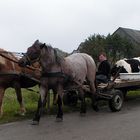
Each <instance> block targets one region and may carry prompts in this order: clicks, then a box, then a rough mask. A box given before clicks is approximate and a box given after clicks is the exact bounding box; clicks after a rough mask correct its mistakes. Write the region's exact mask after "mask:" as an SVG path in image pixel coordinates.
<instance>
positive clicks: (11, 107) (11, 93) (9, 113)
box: [0, 87, 39, 123]
mask: <svg viewBox="0 0 140 140" xmlns="http://www.w3.org/2000/svg"><path fill="white" fill-rule="evenodd" d="M33 89H34V90H36V91H38V88H37V87H34V88H33ZM22 95H23V99H24V103H25V108H26V111H27V112H26V115H25V116H21V115H20V114H19V109H20V108H19V103H18V101H17V99H16V93H15V90H14V89H12V88H9V89H7V90H6V92H5V95H4V100H3V116H2V117H1V118H0V123H6V122H12V121H16V120H22V119H26V118H31V116H32V115H33V113H34V112H35V110H36V108H37V101H38V96H39V95H38V94H37V93H35V92H31V91H28V90H26V89H22Z"/></svg>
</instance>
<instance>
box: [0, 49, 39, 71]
mask: <svg viewBox="0 0 140 140" xmlns="http://www.w3.org/2000/svg"><path fill="white" fill-rule="evenodd" d="M5 53H6V52H5ZM7 53H9V52H7ZM0 56H2V57H4V58H6V59H8V60H10V61H12V62H14V63H16V64H18V61H16V60H14V59H11V58H9V57H7V56H5V55H3V54H2V53H1V52H0ZM26 67H27V68H28V69H30V70H39V69H36V68H34V67H31V66H26ZM39 71H40V70H39Z"/></svg>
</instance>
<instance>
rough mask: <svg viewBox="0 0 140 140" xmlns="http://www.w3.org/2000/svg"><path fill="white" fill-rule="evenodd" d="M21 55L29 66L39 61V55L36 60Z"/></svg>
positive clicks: (25, 54) (24, 54)
mask: <svg viewBox="0 0 140 140" xmlns="http://www.w3.org/2000/svg"><path fill="white" fill-rule="evenodd" d="M22 54H23V56H24V57H25V59H26V61H27V63H28V64H29V65H31V64H33V63H34V62H37V61H38V62H39V61H40V57H41V55H39V56H38V57H37V58H36V59H34V60H31V58H30V57H29V56H28V55H27V53H22Z"/></svg>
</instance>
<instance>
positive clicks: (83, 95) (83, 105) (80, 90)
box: [79, 89, 86, 114]
mask: <svg viewBox="0 0 140 140" xmlns="http://www.w3.org/2000/svg"><path fill="white" fill-rule="evenodd" d="M79 96H80V100H81V107H80V113H81V114H85V113H86V101H85V93H84V91H83V89H79Z"/></svg>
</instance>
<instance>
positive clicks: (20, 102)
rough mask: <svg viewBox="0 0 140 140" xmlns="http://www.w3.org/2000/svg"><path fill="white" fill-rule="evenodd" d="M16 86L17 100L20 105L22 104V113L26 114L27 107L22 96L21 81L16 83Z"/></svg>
mask: <svg viewBox="0 0 140 140" xmlns="http://www.w3.org/2000/svg"><path fill="white" fill-rule="evenodd" d="M14 88H15V91H16V96H17V100H18V102H19V105H20V114H21V115H23V116H24V115H25V113H26V109H25V107H24V102H23V98H22V93H21V87H20V84H19V83H14Z"/></svg>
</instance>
